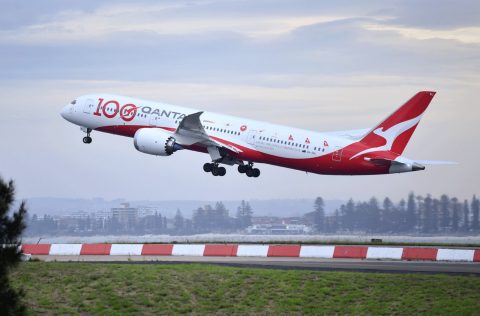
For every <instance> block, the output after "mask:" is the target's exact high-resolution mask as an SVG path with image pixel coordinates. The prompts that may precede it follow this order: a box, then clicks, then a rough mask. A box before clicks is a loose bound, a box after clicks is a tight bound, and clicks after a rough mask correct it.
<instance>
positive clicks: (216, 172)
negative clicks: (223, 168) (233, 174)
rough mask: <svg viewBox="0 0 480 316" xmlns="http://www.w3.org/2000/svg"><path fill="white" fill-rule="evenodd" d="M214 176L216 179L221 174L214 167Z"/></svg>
mask: <svg viewBox="0 0 480 316" xmlns="http://www.w3.org/2000/svg"><path fill="white" fill-rule="evenodd" d="M212 174H213V175H214V176H215V177H217V176H219V175H220V174H219V173H218V168H215V167H214V168H213V169H212Z"/></svg>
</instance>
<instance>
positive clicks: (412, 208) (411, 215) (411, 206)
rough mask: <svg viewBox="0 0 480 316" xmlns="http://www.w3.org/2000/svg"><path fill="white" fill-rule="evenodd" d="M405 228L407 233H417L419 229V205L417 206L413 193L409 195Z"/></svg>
mask: <svg viewBox="0 0 480 316" xmlns="http://www.w3.org/2000/svg"><path fill="white" fill-rule="evenodd" d="M405 226H406V228H407V231H415V230H416V228H417V205H416V204H415V194H413V192H411V193H410V194H409V195H408V202H407V211H406V214H405Z"/></svg>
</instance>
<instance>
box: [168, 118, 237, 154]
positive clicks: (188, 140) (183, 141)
mask: <svg viewBox="0 0 480 316" xmlns="http://www.w3.org/2000/svg"><path fill="white" fill-rule="evenodd" d="M202 114H203V112H197V113H193V114H189V115H187V116H185V117H184V118H183V119H182V121H181V122H180V124H179V125H178V128H177V130H176V131H175V133H174V137H175V140H176V141H177V143H178V144H180V145H187V146H188V145H194V144H195V145H201V146H205V147H207V148H211V147H216V148H225V149H227V150H230V151H232V152H235V153H239V152H241V150H240V149H238V148H237V147H235V146H232V145H229V144H225V143H222V142H221V141H218V140H215V139H213V138H212V137H210V136H209V135H208V134H207V133H206V132H205V129H204V128H203V125H202V123H201V122H200V116H201V115H202ZM209 151H210V150H209Z"/></svg>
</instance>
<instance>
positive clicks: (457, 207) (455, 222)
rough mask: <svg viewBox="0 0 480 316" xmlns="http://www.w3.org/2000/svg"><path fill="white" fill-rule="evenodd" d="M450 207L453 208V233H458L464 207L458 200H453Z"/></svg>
mask: <svg viewBox="0 0 480 316" xmlns="http://www.w3.org/2000/svg"><path fill="white" fill-rule="evenodd" d="M450 205H451V208H452V231H453V232H455V233H456V232H458V227H459V221H460V212H461V211H462V205H461V204H460V203H458V199H457V198H452V200H451V202H450Z"/></svg>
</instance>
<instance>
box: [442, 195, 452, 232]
mask: <svg viewBox="0 0 480 316" xmlns="http://www.w3.org/2000/svg"><path fill="white" fill-rule="evenodd" d="M450 208H451V205H450V199H449V198H448V196H447V195H446V194H442V196H441V197H440V229H441V230H443V231H447V230H448V228H449V226H450V220H451V218H450Z"/></svg>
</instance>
